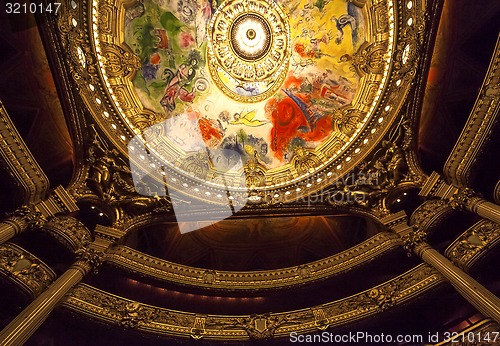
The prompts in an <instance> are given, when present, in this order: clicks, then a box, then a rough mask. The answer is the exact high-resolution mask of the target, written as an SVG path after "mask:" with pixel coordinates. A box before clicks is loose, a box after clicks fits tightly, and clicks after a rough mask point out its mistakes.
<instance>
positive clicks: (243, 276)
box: [103, 232, 402, 290]
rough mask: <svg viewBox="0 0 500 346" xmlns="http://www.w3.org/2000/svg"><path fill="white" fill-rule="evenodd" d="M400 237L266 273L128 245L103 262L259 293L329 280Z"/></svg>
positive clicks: (368, 242)
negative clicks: (192, 262) (203, 264)
mask: <svg viewBox="0 0 500 346" xmlns="http://www.w3.org/2000/svg"><path fill="white" fill-rule="evenodd" d="M401 244H402V243H401V241H400V239H399V237H398V236H397V235H395V234H392V233H387V232H384V233H379V234H377V235H375V236H373V237H372V238H370V239H368V240H366V241H364V242H363V243H361V244H359V245H357V246H355V247H353V248H351V249H349V250H346V251H343V252H341V253H339V254H336V255H333V256H331V257H328V258H325V259H322V260H318V261H315V262H310V263H307V264H304V265H300V266H296V267H290V268H284V269H279V270H266V271H244V272H233V271H219V270H208V269H203V268H194V267H189V266H185V265H180V264H176V263H172V262H168V261H165V260H162V259H159V258H156V257H153V256H150V255H147V254H144V253H141V252H139V251H136V250H133V249H131V248H129V247H126V246H117V247H114V248H110V249H109V250H108V251H106V253H105V255H104V258H103V260H104V261H106V262H108V263H110V264H111V265H113V266H117V267H119V268H122V269H124V270H127V271H130V272H134V273H138V274H140V275H141V276H146V277H152V278H153V279H154V280H160V281H166V282H174V283H178V284H181V285H190V286H198V287H204V288H211V289H229V290H256V289H270V288H277V287H287V286H293V285H302V284H306V283H310V282H313V281H317V280H321V279H326V278H328V277H331V276H334V275H337V274H339V273H342V272H346V271H349V270H352V269H353V268H355V267H357V266H359V265H362V264H363V263H366V262H367V261H370V260H373V259H374V258H376V257H378V256H381V255H382V254H384V253H386V252H388V251H390V250H391V249H394V248H397V247H398V246H401Z"/></svg>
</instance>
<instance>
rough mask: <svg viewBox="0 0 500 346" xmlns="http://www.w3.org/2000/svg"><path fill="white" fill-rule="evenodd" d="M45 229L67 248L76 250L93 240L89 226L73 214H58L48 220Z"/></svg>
mask: <svg viewBox="0 0 500 346" xmlns="http://www.w3.org/2000/svg"><path fill="white" fill-rule="evenodd" d="M42 229H43V230H46V231H48V232H47V233H48V234H49V235H50V236H52V237H54V238H56V240H57V241H58V242H60V243H61V244H62V245H63V246H64V247H65V248H66V249H68V250H70V251H71V252H75V251H77V250H78V249H81V248H82V247H85V246H87V245H88V244H90V243H91V242H92V234H91V233H90V231H89V230H88V228H87V227H86V226H85V225H84V224H82V223H81V222H80V221H78V220H77V219H75V218H73V217H71V216H56V217H53V218H51V219H50V220H49V221H48V222H46V223H45V224H44V225H43V227H42Z"/></svg>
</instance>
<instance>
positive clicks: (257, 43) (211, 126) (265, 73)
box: [124, 0, 367, 170]
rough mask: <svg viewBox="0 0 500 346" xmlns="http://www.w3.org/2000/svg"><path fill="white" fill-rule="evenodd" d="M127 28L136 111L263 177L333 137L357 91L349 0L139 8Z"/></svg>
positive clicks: (165, 2) (162, 2)
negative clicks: (235, 156) (234, 155)
mask: <svg viewBox="0 0 500 346" xmlns="http://www.w3.org/2000/svg"><path fill="white" fill-rule="evenodd" d="M124 24H125V43H126V44H127V45H128V46H129V47H130V49H131V51H132V52H133V53H134V54H136V55H137V56H138V57H139V58H140V61H141V68H140V69H139V70H138V72H137V73H136V75H135V76H134V78H133V80H132V83H133V87H134V90H135V92H136V94H137V96H138V97H139V100H140V102H141V103H142V105H143V106H144V107H145V108H147V109H149V110H151V111H152V112H155V113H157V114H161V115H162V116H163V117H164V119H169V120H170V122H169V124H170V126H171V127H172V128H173V130H174V131H176V132H179V133H189V132H190V131H199V132H200V133H201V135H202V138H203V141H204V142H205V145H206V146H207V147H208V148H218V149H231V150H230V151H227V152H234V151H237V152H238V153H239V154H240V155H241V158H242V159H243V162H244V163H245V162H247V161H249V160H258V162H259V163H261V164H262V165H264V166H265V167H266V169H268V170H272V169H274V168H279V167H281V166H283V165H285V164H287V163H289V162H290V161H291V159H292V158H293V156H294V153H295V152H296V151H297V150H300V148H305V149H314V148H316V147H317V146H318V145H319V144H321V143H322V142H324V141H325V140H326V139H327V138H329V137H330V136H332V135H334V134H335V133H336V132H339V128H338V122H337V116H338V113H339V110H341V109H342V108H343V107H344V108H345V107H346V106H348V105H350V104H351V102H352V100H353V98H354V97H355V94H356V91H357V90H358V89H359V86H360V77H359V75H358V74H357V73H356V72H355V70H354V69H353V68H352V62H351V60H352V57H353V56H354V54H355V53H356V52H357V51H358V49H359V48H360V47H361V46H362V44H363V43H364V42H365V40H366V36H367V32H366V15H365V14H364V13H363V11H362V9H361V8H359V7H357V6H355V5H354V4H353V3H352V2H349V1H347V0H335V1H330V0H316V1H314V2H310V1H308V0H288V1H276V2H268V1H266V0H248V1H243V2H242V1H234V0H226V1H219V2H217V1H216V0H214V1H213V2H211V1H206V0H180V1H174V0H144V1H142V2H138V3H136V4H135V5H132V6H130V7H128V8H127V10H126V12H125V20H124ZM198 129H199V130H198ZM223 152H224V151H223ZM225 159H226V160H227V162H228V165H229V164H230V160H231V158H230V157H226V158H225Z"/></svg>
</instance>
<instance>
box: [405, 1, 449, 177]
mask: <svg viewBox="0 0 500 346" xmlns="http://www.w3.org/2000/svg"><path fill="white" fill-rule="evenodd" d="M427 6H428V8H427V9H426V13H425V16H426V20H427V22H428V28H429V34H428V39H426V40H425V42H424V44H423V45H422V47H421V49H420V52H419V54H420V55H421V59H420V60H419V61H418V64H419V67H418V69H417V74H416V76H415V80H416V82H415V83H414V88H413V89H412V92H411V93H410V95H409V99H410V97H411V100H409V101H408V102H407V104H408V106H407V109H406V113H407V114H408V119H409V125H408V126H409V132H410V138H409V140H408V142H410V143H411V144H410V145H409V146H410V147H411V150H409V152H408V156H407V158H406V161H407V163H408V166H409V169H410V171H411V172H412V173H413V174H414V175H416V176H421V177H422V179H426V178H427V174H426V173H425V172H424V171H423V170H422V168H421V165H420V157H419V153H418V132H419V125H420V117H421V113H422V106H423V103H424V95H425V91H426V86H427V78H428V73H429V68H430V66H431V62H432V53H433V50H434V45H435V42H436V37H437V32H438V28H439V23H440V19H441V11H442V8H443V2H442V1H434V2H428V3H427Z"/></svg>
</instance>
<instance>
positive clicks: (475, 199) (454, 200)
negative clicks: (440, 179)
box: [449, 187, 481, 209]
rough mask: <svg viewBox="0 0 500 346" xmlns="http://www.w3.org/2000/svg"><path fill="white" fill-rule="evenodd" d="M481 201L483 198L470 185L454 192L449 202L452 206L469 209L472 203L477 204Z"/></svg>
mask: <svg viewBox="0 0 500 346" xmlns="http://www.w3.org/2000/svg"><path fill="white" fill-rule="evenodd" d="M480 201H481V198H480V197H479V196H478V195H477V194H476V193H475V192H474V191H473V190H472V189H471V188H468V187H465V188H460V189H459V190H458V192H456V193H455V194H453V196H452V197H451V198H450V200H449V204H450V206H451V207H452V208H454V209H457V208H461V209H469V208H470V205H471V203H473V204H476V203H479V202H480Z"/></svg>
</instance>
